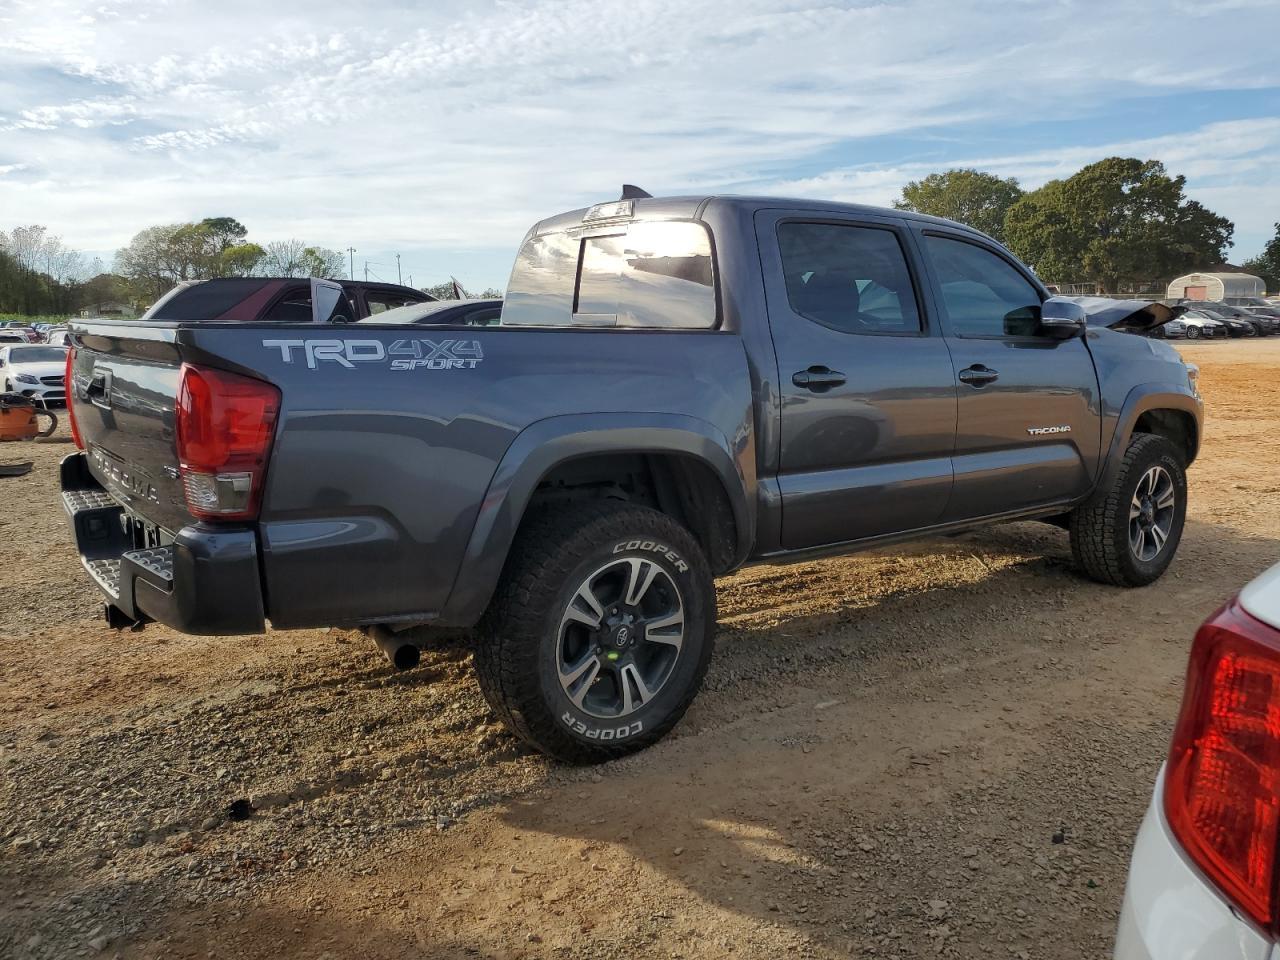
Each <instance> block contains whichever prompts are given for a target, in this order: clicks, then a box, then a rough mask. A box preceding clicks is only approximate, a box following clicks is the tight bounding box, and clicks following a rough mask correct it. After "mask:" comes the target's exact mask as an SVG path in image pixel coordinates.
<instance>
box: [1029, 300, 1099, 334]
mask: <svg viewBox="0 0 1280 960" xmlns="http://www.w3.org/2000/svg"><path fill="white" fill-rule="evenodd" d="M1088 318H1089V315H1088V314H1087V313H1085V309H1084V307H1082V306H1080V304H1078V303H1075V302H1074V301H1072V300H1064V299H1062V298H1061V297H1050V298H1049V299H1048V300H1046V301H1045V302H1044V303H1043V304H1041V306H1040V329H1039V333H1040V335H1041V336H1044V337H1050V338H1051V339H1054V340H1070V339H1071V338H1072V337H1079V336H1082V335H1083V334H1084V331H1085V327H1086V326H1087V324H1088Z"/></svg>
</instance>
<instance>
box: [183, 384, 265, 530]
mask: <svg viewBox="0 0 1280 960" xmlns="http://www.w3.org/2000/svg"><path fill="white" fill-rule="evenodd" d="M279 412H280V391H279V390H277V389H276V388H275V387H273V386H272V385H271V384H269V383H264V382H263V381H261V380H254V379H253V378H251V377H242V376H240V375H239V374H235V373H227V372H226V371H224V370H213V369H210V368H208V367H196V366H192V365H191V364H183V365H182V371H181V373H180V374H179V377H178V410H177V414H178V416H177V440H178V466H179V469H180V470H181V473H182V490H183V494H184V495H185V497H186V500H187V508H188V509H189V510H190V511H191V515H192V516H194V517H199V518H200V519H202V520H252V519H254V518H255V517H257V515H258V507H259V505H260V504H261V502H262V488H263V482H264V480H265V478H266V471H267V459H268V457H269V456H270V454H271V440H272V437H273V436H274V435H275V427H276V417H277V416H278V415H279Z"/></svg>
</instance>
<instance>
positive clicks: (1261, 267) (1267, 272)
mask: <svg viewBox="0 0 1280 960" xmlns="http://www.w3.org/2000/svg"><path fill="white" fill-rule="evenodd" d="M1241 266H1243V267H1244V269H1245V272H1246V273H1252V274H1253V275H1254V276H1257V277H1261V278H1262V279H1263V281H1264V282H1265V283H1266V285H1267V292H1268V293H1274V292H1275V291H1276V290H1280V223H1277V224H1276V235H1275V236H1274V237H1272V238H1271V239H1270V240H1268V241H1267V245H1266V246H1265V247H1263V248H1262V253H1260V254H1259V255H1258V256H1256V257H1252V258H1251V259H1249V260H1246V261H1245V262H1244V263H1243V264H1241Z"/></svg>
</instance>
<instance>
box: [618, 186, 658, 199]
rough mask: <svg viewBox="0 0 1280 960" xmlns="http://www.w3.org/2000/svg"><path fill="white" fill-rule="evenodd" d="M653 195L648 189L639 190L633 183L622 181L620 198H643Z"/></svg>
mask: <svg viewBox="0 0 1280 960" xmlns="http://www.w3.org/2000/svg"><path fill="white" fill-rule="evenodd" d="M652 197H653V194H652V193H650V192H649V191H648V190H641V189H640V188H639V187H637V186H636V185H635V184H634V183H624V184H623V185H622V196H621V197H620V198H619V199H621V200H645V199H650V198H652Z"/></svg>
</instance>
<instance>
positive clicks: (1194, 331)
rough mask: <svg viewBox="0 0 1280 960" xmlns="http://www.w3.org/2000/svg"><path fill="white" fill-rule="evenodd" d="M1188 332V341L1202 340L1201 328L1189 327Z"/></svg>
mask: <svg viewBox="0 0 1280 960" xmlns="http://www.w3.org/2000/svg"><path fill="white" fill-rule="evenodd" d="M1186 332H1187V339H1188V340H1199V339H1200V328H1199V327H1187V331H1186Z"/></svg>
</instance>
